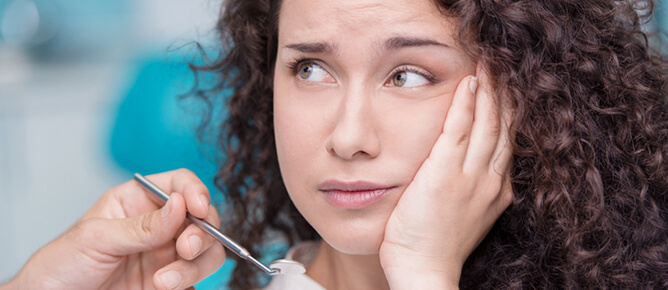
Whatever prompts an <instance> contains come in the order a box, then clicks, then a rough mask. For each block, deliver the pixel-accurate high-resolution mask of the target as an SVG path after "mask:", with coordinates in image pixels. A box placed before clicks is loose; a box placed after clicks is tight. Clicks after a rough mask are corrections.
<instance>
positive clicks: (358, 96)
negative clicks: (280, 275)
mask: <svg viewBox="0 0 668 290" xmlns="http://www.w3.org/2000/svg"><path fill="white" fill-rule="evenodd" d="M334 2H335V3H334ZM279 18H280V21H279V40H278V41H279V49H278V56H277V63H276V70H275V79H274V89H275V92H274V98H275V100H274V104H275V107H274V118H275V119H274V121H275V130H276V144H277V153H278V157H279V163H280V168H281V173H282V175H283V178H284V182H285V185H286V187H287V189H288V191H289V194H290V197H291V198H292V200H293V202H294V203H295V205H296V206H297V208H298V209H299V210H300V212H301V213H302V214H303V215H304V217H305V218H306V219H307V220H308V221H309V222H310V223H311V224H312V225H313V226H314V228H315V229H316V230H317V231H318V232H319V233H320V235H321V236H322V237H323V240H324V242H323V243H321V247H320V250H319V251H318V254H317V255H316V257H315V259H314V260H313V262H312V264H311V265H310V266H309V268H308V269H307V274H308V275H310V276H311V277H312V278H313V279H314V280H316V281H317V282H318V283H320V284H321V285H323V286H324V287H326V288H327V289H387V288H391V289H448V288H457V284H458V281H459V276H460V273H461V267H462V265H463V263H464V261H465V260H466V258H467V257H468V255H469V254H470V253H471V252H472V251H473V249H475V247H476V246H477V245H478V244H479V243H480V241H481V240H482V239H483V238H484V236H485V235H486V233H487V232H488V231H489V229H490V228H491V226H492V225H493V223H494V221H495V220H496V219H497V218H498V217H499V215H500V214H501V213H502V212H503V210H504V209H505V208H506V207H507V206H508V205H509V204H510V202H511V201H512V192H511V190H510V188H509V187H508V186H507V185H506V183H504V180H506V179H504V176H505V173H506V172H507V169H508V166H509V162H510V155H511V154H510V150H509V149H508V145H507V144H508V141H507V140H508V133H507V129H506V128H507V125H506V124H507V121H506V120H508V119H509V117H508V116H509V114H510V113H508V112H506V111H504V110H502V107H500V106H497V105H496V104H497V103H496V102H495V101H494V98H493V94H492V93H491V89H490V88H489V86H488V85H487V78H486V76H485V74H484V70H483V69H482V65H480V64H476V63H475V62H473V61H471V60H469V59H467V58H466V57H465V55H464V53H463V52H462V51H461V50H460V49H458V48H457V47H456V46H455V42H454V37H453V31H452V29H453V25H452V23H450V22H448V19H446V18H445V17H443V16H442V15H441V14H439V13H438V10H437V9H436V7H435V6H434V4H433V3H432V2H431V1H428V0H424V1H408V0H405V1H391V2H390V1H387V2H381V1H373V0H364V1H352V0H347V1H324V0H322V1H307V0H285V1H284V4H283V7H281V14H280V16H279ZM388 39H394V40H393V41H390V42H389V43H388ZM313 43H316V44H317V43H319V44H323V43H325V44H327V45H326V46H323V45H316V46H314V45H313ZM304 44H309V45H304ZM314 48H329V49H325V50H322V49H320V51H316V50H317V49H316V50H314ZM303 57H305V58H310V59H316V60H317V61H314V63H315V64H317V65H320V66H319V68H322V69H323V70H314V71H313V72H315V73H312V74H311V75H310V76H308V77H307V79H300V78H299V77H301V76H300V74H299V73H297V74H295V73H294V72H293V70H291V69H289V68H288V66H289V64H291V63H293V62H294V60H295V58H303ZM413 70H415V71H417V72H418V73H414V72H411V73H406V74H405V75H404V77H406V83H404V84H403V86H404V87H402V86H394V85H395V82H393V81H392V79H393V76H395V75H396V73H397V72H401V71H413ZM420 74H424V75H425V76H426V75H430V76H433V79H432V78H431V77H428V78H424V77H420ZM473 74H475V75H476V76H477V77H478V78H473V77H472V76H471V75H473ZM427 79H430V80H431V82H430V81H427ZM407 84H408V85H407ZM405 86H410V87H405ZM147 178H148V179H150V180H151V181H153V182H154V183H156V184H157V185H158V186H159V187H161V188H163V189H164V190H165V191H167V192H172V194H171V197H170V200H169V202H168V203H167V204H166V205H165V206H162V204H163V203H162V201H160V200H158V198H157V197H154V196H153V194H152V193H150V192H148V191H147V190H145V189H143V188H142V187H141V186H140V185H139V184H138V183H136V182H134V181H129V182H127V183H124V184H121V185H119V186H117V187H115V188H113V189H111V190H109V191H108V192H107V193H105V194H104V195H103V196H102V197H101V198H100V199H99V200H98V201H97V203H96V204H95V205H93V207H92V208H91V209H90V210H89V211H88V212H87V213H86V214H85V215H84V216H83V217H82V218H81V219H80V220H79V221H78V222H77V223H76V224H75V225H74V226H72V228H70V229H69V230H68V231H66V232H65V233H63V234H62V235H61V236H60V237H58V238H56V239H55V240H54V241H52V242H51V243H49V244H48V245H46V246H45V247H43V248H42V249H40V250H39V251H37V252H36V253H35V254H34V255H33V256H32V257H31V258H30V260H29V261H28V262H27V263H26V265H25V266H24V267H23V269H22V270H21V271H20V272H19V274H18V275H17V276H16V277H15V278H14V279H13V280H12V281H10V282H9V283H8V284H6V285H3V286H0V289H50V288H59V289H107V288H114V289H119V288H120V289H126V288H157V289H170V288H173V289H183V288H187V287H190V286H191V285H193V284H194V283H196V282H197V281H199V280H201V279H203V278H204V277H206V276H208V275H209V274H211V273H213V272H214V271H215V270H216V269H218V268H219V267H220V265H221V264H222V262H223V260H224V258H225V253H224V251H223V248H222V246H221V245H220V244H218V243H214V242H213V240H212V239H211V238H210V237H209V236H208V235H206V234H205V233H204V232H203V231H202V230H200V229H199V228H197V227H196V226H194V225H189V224H188V223H186V222H185V214H186V210H188V211H189V212H190V213H192V214H193V215H195V216H196V217H199V218H206V219H207V220H208V221H209V222H211V223H212V224H214V225H219V224H220V221H219V218H218V214H217V213H216V212H215V210H214V209H213V207H211V206H209V200H210V197H209V193H208V191H207V189H206V187H205V186H204V185H203V184H202V182H201V181H200V180H199V179H198V178H197V177H196V176H195V175H194V174H193V173H192V172H190V171H187V170H176V171H170V172H165V173H161V174H156V175H152V176H147ZM329 179H337V180H341V181H356V180H364V181H369V182H374V183H379V184H383V185H388V186H392V189H391V190H390V191H389V192H388V194H387V195H386V196H385V197H384V198H383V199H381V200H380V201H378V202H376V203H374V204H372V205H370V206H367V207H364V208H359V209H342V208H338V207H335V206H333V205H332V204H330V203H328V202H327V201H326V200H325V199H324V197H323V195H322V193H321V192H320V191H319V190H318V185H319V184H320V183H321V182H323V181H325V180H329ZM191 238H194V239H192V240H191ZM197 240H199V242H197ZM168 273H171V274H175V275H177V276H176V277H175V276H172V279H168V278H167V276H164V275H165V274H168ZM170 280H171V281H173V282H175V283H174V284H172V285H168V284H169V283H168V282H169V281H170Z"/></svg>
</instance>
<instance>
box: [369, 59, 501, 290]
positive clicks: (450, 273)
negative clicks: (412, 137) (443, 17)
mask: <svg viewBox="0 0 668 290" xmlns="http://www.w3.org/2000/svg"><path fill="white" fill-rule="evenodd" d="M477 74H478V76H479V77H480V80H477V79H474V78H472V77H465V78H464V79H463V80H462V81H461V82H460V83H459V86H458V87H457V90H456V92H455V96H454V99H453V102H452V106H451V107H450V109H449V111H448V114H447V117H446V120H445V124H444V126H443V132H442V134H441V135H440V136H439V138H438V139H437V141H436V143H435V144H434V147H433V148H432V151H431V153H430V155H429V157H428V158H427V159H426V160H425V162H424V163H423V164H422V166H421V167H420V169H419V170H418V172H417V174H416V176H415V178H414V179H413V181H412V182H411V184H410V185H409V186H408V188H407V189H406V191H405V192H404V194H403V195H402V197H401V199H400V200H399V202H398V204H397V206H396V208H395V210H394V212H393V213H392V215H391V216H390V218H389V220H388V223H387V226H386V229H385V238H384V240H383V243H382V245H381V247H380V259H381V264H382V266H383V269H384V270H385V275H386V277H387V278H388V281H389V283H390V286H391V288H392V289H446V288H457V287H458V283H459V278H460V275H461V269H462V266H463V264H464V261H465V260H466V259H467V257H468V256H469V255H470V254H471V252H473V250H474V249H475V248H476V247H477V246H478V244H480V242H481V241H482V240H483V238H484V237H485V235H486V234H487V233H488V232H489V230H490V229H491V227H492V226H493V224H494V222H495V221H496V220H497V219H498V217H499V216H500V215H501V213H503V211H504V210H505V209H506V208H507V207H508V206H509V205H510V203H511V202H512V199H513V195H512V191H511V189H510V186H509V185H507V184H506V182H507V178H506V172H507V171H508V168H509V163H510V157H511V150H510V148H509V145H508V138H509V137H508V132H507V121H506V120H508V117H509V116H508V115H509V113H507V112H503V110H502V107H501V106H499V105H497V103H496V101H495V100H494V99H493V91H492V89H491V88H490V87H489V85H488V84H487V81H486V80H487V78H486V77H485V75H483V73H482V72H481V70H478V72H477ZM478 82H480V88H477V87H478ZM476 88H477V89H476Z"/></svg>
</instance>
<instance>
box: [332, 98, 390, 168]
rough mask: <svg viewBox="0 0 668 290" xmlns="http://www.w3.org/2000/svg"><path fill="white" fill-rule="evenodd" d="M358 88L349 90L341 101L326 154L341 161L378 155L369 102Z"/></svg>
mask: <svg viewBox="0 0 668 290" xmlns="http://www.w3.org/2000/svg"><path fill="white" fill-rule="evenodd" d="M369 95H370V94H365V93H364V91H363V90H361V89H349V90H347V91H346V93H345V95H344V96H343V98H342V99H341V102H340V104H339V108H338V110H337V114H336V117H335V120H334V122H335V125H334V129H333V130H332V132H331V134H330V135H329V137H328V139H327V142H326V147H327V151H328V152H329V153H330V154H332V155H334V156H337V157H339V158H342V159H345V160H354V159H360V158H362V159H363V158H374V157H376V156H378V154H380V145H381V144H380V138H379V136H378V130H377V128H376V124H375V118H374V112H373V102H372V99H371V98H370V97H369Z"/></svg>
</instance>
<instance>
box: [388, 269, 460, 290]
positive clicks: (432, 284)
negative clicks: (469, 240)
mask: <svg viewBox="0 0 668 290" xmlns="http://www.w3.org/2000/svg"><path fill="white" fill-rule="evenodd" d="M385 275H386V277H387V279H388V283H389V284H390V289H392V290H403V289H407V290H413V289H447V290H454V289H459V279H455V278H451V277H452V275H451V273H445V272H443V271H426V270H425V271H422V270H417V271H415V270H413V271H408V270H407V269H405V270H400V269H395V270H390V271H386V273H385Z"/></svg>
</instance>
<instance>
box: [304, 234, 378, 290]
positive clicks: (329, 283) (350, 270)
mask: <svg viewBox="0 0 668 290" xmlns="http://www.w3.org/2000/svg"><path fill="white" fill-rule="evenodd" d="M306 275H308V276H309V277H311V278H312V279H313V280H315V281H316V282H318V283H319V284H320V285H322V286H323V287H325V288H326V289H330V290H337V289H349V290H355V289H390V286H389V285H388V284H387V279H386V278H385V273H384V272H383V268H382V267H381V266H380V259H379V258H378V255H365V256H360V255H348V254H344V253H341V252H339V251H337V250H335V249H334V248H332V247H331V246H330V245H329V244H327V243H326V242H325V241H322V242H320V247H319V249H318V253H317V254H316V255H315V257H314V258H313V261H312V262H311V265H309V267H308V268H307V269H306Z"/></svg>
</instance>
